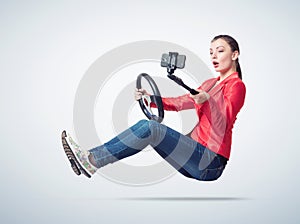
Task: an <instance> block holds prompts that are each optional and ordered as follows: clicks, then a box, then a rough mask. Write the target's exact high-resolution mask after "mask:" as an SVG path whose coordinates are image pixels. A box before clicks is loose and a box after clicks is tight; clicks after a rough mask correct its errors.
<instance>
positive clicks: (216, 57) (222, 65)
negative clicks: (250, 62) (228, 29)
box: [210, 38, 238, 74]
mask: <svg viewBox="0 0 300 224" xmlns="http://www.w3.org/2000/svg"><path fill="white" fill-rule="evenodd" d="M237 57H238V51H234V52H232V50H231V48H230V46H229V44H228V43H227V42H226V41H225V40H223V39H221V38H220V39H217V40H215V41H214V42H212V43H211V46H210V58H211V61H212V63H213V66H214V68H215V71H216V72H220V73H221V74H225V73H227V72H228V71H231V70H233V71H235V60H236V59H237Z"/></svg>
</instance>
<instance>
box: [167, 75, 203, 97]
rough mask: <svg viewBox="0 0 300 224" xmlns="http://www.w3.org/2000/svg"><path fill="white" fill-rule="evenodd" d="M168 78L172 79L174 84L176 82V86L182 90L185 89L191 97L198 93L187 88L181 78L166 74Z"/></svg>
mask: <svg viewBox="0 0 300 224" xmlns="http://www.w3.org/2000/svg"><path fill="white" fill-rule="evenodd" d="M168 77H169V78H170V79H172V80H173V81H174V82H176V83H177V84H178V85H180V86H182V87H183V88H185V89H187V90H188V91H189V92H190V93H191V94H192V95H197V94H198V93H199V92H198V91H196V90H194V89H192V88H190V87H188V86H187V85H186V84H184V82H183V81H182V79H181V78H178V77H177V76H176V75H173V74H168Z"/></svg>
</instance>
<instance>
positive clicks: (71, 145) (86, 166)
mask: <svg viewBox="0 0 300 224" xmlns="http://www.w3.org/2000/svg"><path fill="white" fill-rule="evenodd" d="M62 141H63V145H64V150H65V153H66V155H67V156H68V158H69V160H70V162H71V160H73V161H74V162H75V164H76V166H77V168H78V170H80V171H81V173H83V174H84V175H85V176H87V177H88V178H90V177H91V176H92V175H93V174H94V173H96V171H97V168H96V167H95V166H93V165H92V164H91V163H90V162H89V159H88V156H89V152H88V151H85V150H81V149H80V146H79V145H78V144H77V143H76V142H75V141H74V140H73V139H72V137H71V136H70V134H67V133H66V131H63V133H62ZM74 162H71V165H72V168H73V170H74V167H73V166H74ZM75 170H76V169H75ZM75 170H74V172H75ZM75 173H76V172H75ZM76 174H77V173H76ZM77 175H80V174H77Z"/></svg>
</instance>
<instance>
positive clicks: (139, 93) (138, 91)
mask: <svg viewBox="0 0 300 224" xmlns="http://www.w3.org/2000/svg"><path fill="white" fill-rule="evenodd" d="M142 95H148V96H150V94H149V93H148V92H147V91H146V90H145V89H137V88H136V89H135V91H134V98H135V100H140V99H141V98H142Z"/></svg>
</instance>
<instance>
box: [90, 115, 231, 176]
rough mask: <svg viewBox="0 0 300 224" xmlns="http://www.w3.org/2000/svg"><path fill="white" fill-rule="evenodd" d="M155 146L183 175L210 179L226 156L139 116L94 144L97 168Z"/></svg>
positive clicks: (221, 166) (220, 170) (219, 171)
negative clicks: (115, 134) (129, 124)
mask: <svg viewBox="0 0 300 224" xmlns="http://www.w3.org/2000/svg"><path fill="white" fill-rule="evenodd" d="M148 145H151V146H152V147H153V148H154V150H155V151H156V152H157V153H158V154H159V155H160V156H162V157H163V158H164V159H165V160H166V161H167V162H169V163H170V164H171V165H172V166H173V167H174V168H175V169H176V170H178V171H179V172H180V173H181V174H183V175H184V176H186V177H189V178H194V179H197V180H204V181H211V180H216V179H218V178H219V177H220V176H221V174H222V172H223V170H224V168H225V166H226V163H227V159H226V158H224V157H222V156H220V155H218V154H216V153H215V152H213V151H211V150H209V149H207V148H206V147H204V146H203V145H201V144H200V143H198V142H197V141H195V140H193V139H192V138H190V137H188V136H185V135H183V134H181V133H179V132H177V131H175V130H173V129H171V128H169V127H167V126H165V125H163V124H160V123H158V122H156V121H152V120H150V121H148V120H141V121H139V122H138V123H136V124H135V125H133V126H132V127H130V128H128V129H127V130H125V131H124V132H122V133H121V134H119V135H118V136H116V137H115V138H113V139H112V140H110V141H108V142H107V143H105V144H103V145H101V146H98V147H96V148H93V149H91V150H89V151H90V153H91V154H92V155H93V157H94V159H95V161H96V165H97V167H98V168H100V167H103V166H105V165H107V164H109V163H113V162H116V161H118V160H121V159H123V158H126V157H128V156H132V155H134V154H136V153H138V152H140V151H141V150H142V149H144V148H145V147H146V146H148Z"/></svg>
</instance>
